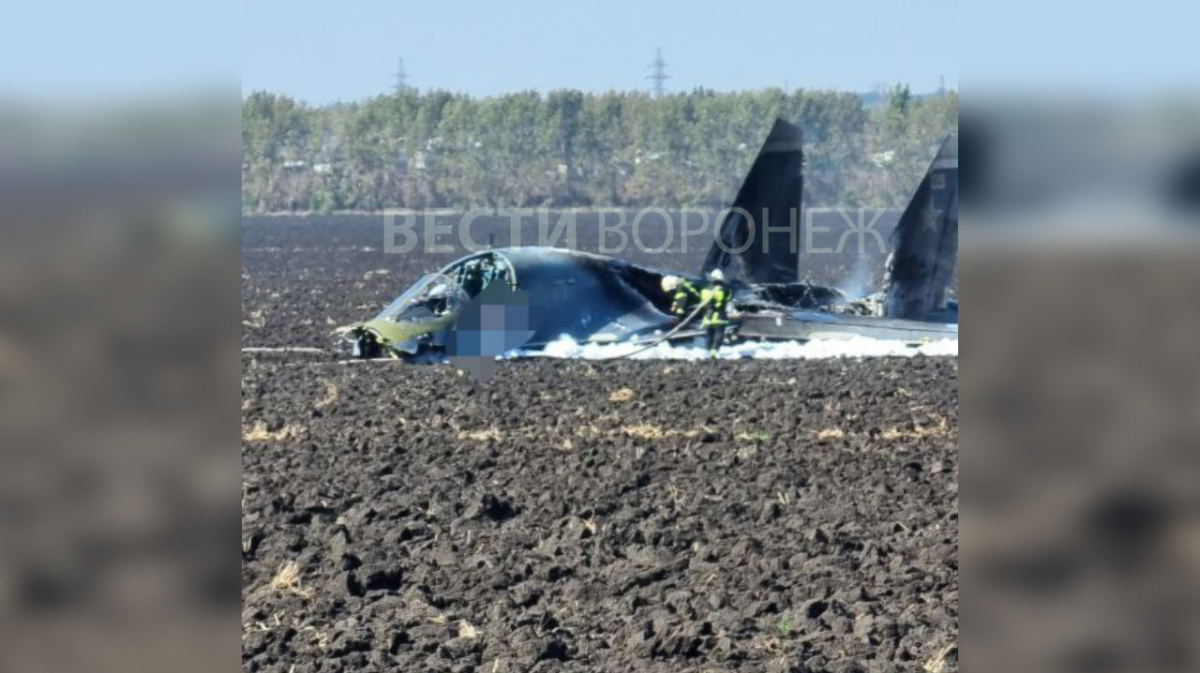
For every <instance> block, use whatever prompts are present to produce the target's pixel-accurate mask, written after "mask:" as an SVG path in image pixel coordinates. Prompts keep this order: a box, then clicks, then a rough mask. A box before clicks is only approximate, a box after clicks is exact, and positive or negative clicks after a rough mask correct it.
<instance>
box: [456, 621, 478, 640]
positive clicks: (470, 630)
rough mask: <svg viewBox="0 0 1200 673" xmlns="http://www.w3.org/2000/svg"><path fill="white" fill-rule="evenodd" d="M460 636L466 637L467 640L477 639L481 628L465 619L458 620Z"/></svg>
mask: <svg viewBox="0 0 1200 673" xmlns="http://www.w3.org/2000/svg"><path fill="white" fill-rule="evenodd" d="M458 637H459V638H466V639H467V640H475V639H476V638H478V637H479V629H477V628H475V627H474V626H471V623H470V622H468V621H467V620H465V619H463V620H460V621H459V622H458Z"/></svg>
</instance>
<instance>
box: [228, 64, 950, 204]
mask: <svg viewBox="0 0 1200 673" xmlns="http://www.w3.org/2000/svg"><path fill="white" fill-rule="evenodd" d="M777 116H778V117H782V118H784V119H786V120H789V121H791V122H793V123H795V124H797V125H799V126H800V127H801V128H802V129H803V132H804V151H805V196H804V198H805V204H806V205H811V206H847V207H859V206H870V207H884V206H902V205H903V204H904V203H906V202H907V199H908V197H909V196H910V194H911V192H912V190H913V189H914V188H915V186H916V183H917V181H918V180H919V179H920V177H921V175H922V173H923V172H924V170H925V167H926V166H927V164H928V162H929V161H930V159H931V158H932V156H933V153H934V152H935V150H936V148H937V144H938V141H939V140H940V139H941V138H942V137H943V136H945V135H946V134H948V133H954V132H957V130H958V94H957V93H954V92H951V93H948V94H945V95H940V96H929V97H924V98H919V97H915V96H913V95H912V94H911V92H910V91H909V89H908V87H907V86H897V87H895V88H893V89H892V90H891V91H890V92H888V95H887V96H886V97H885V98H884V103H883V104H880V105H877V106H871V107H867V106H864V104H863V101H862V98H861V97H860V96H859V95H858V94H854V93H844V92H833V91H803V90H796V91H792V92H785V91H783V90H781V89H764V90H760V91H746V92H734V93H717V92H713V91H710V90H706V89H697V90H694V91H692V92H689V93H676V94H670V95H664V96H662V97H661V98H653V97H651V96H649V95H647V94H645V93H641V92H608V93H598V94H592V93H582V92H579V91H574V90H559V91H552V92H550V93H548V94H545V95H542V94H539V93H536V92H532V91H530V92H522V93H513V94H507V95H503V96H496V97H486V98H474V97H471V96H466V95H463V94H454V93H449V92H445V91H429V92H425V93H420V92H418V91H416V90H411V89H410V90H404V91H399V92H397V93H394V94H390V95H383V96H378V97H375V98H372V99H369V100H366V101H363V102H359V103H338V104H333V105H324V106H308V105H305V104H302V103H299V102H297V101H295V100H293V99H291V98H289V97H287V96H283V95H279V94H273V93H268V92H256V93H253V94H251V95H250V96H248V97H246V98H245V100H244V101H243V103H242V206H243V211H244V212H248V213H261V212H281V211H285V212H286V211H316V212H334V211H339V210H365V211H378V210H382V209H384V208H400V207H404V208H415V209H421V208H460V209H464V208H471V207H494V208H502V207H535V206H549V207H571V206H597V207H600V206H616V207H640V206H647V205H655V206H662V207H684V206H690V207H713V208H719V207H722V206H724V205H726V204H727V203H728V201H729V200H731V198H732V196H733V195H734V192H735V190H736V189H737V186H738V184H739V183H740V181H741V179H742V178H743V177H744V175H745V173H746V171H747V170H748V169H749V167H750V163H751V162H752V161H753V160H754V156H755V154H756V153H757V151H758V148H759V145H760V144H761V143H762V140H763V138H764V137H765V135H766V133H767V132H768V131H769V129H770V127H771V124H772V123H773V121H774V119H775V117H777Z"/></svg>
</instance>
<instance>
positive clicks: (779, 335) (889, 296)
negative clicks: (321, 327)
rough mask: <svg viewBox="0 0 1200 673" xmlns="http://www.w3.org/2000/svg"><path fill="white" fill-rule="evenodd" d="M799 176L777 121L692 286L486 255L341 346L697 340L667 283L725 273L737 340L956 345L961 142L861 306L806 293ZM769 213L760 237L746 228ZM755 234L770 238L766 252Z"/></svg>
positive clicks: (542, 253) (357, 330)
mask: <svg viewBox="0 0 1200 673" xmlns="http://www.w3.org/2000/svg"><path fill="white" fill-rule="evenodd" d="M802 168H803V153H802V148H801V133H800V130H799V129H797V128H796V127H795V126H793V125H792V124H789V123H787V122H785V121H783V120H776V121H775V125H774V127H773V128H772V130H771V132H770V134H769V135H768V136H767V139H766V141H765V142H764V143H763V146H762V149H761V150H760V151H759V153H758V156H757V157H756V159H755V161H754V163H753V165H752V166H751V168H750V172H749V174H748V175H747V176H746V179H745V180H744V181H743V183H742V185H741V188H740V189H739V191H738V194H737V198H736V200H735V201H734V203H733V206H732V207H731V208H730V209H729V210H727V211H725V212H726V213H727V215H726V216H725V217H724V219H722V221H721V222H720V224H719V229H718V230H717V236H718V237H720V240H719V241H714V244H713V246H712V249H711V250H710V251H709V254H708V256H707V258H706V260H705V262H704V266H703V267H702V268H701V269H699V271H698V273H696V274H689V273H681V272H679V271H674V270H672V271H668V270H660V269H648V268H643V267H640V266H637V265H634V264H632V263H629V262H626V261H623V260H619V259H613V258H610V257H605V256H601V255H596V254H591V253H585V252H577V251H570V250H564V249H560V248H549V247H520V248H503V249H496V250H487V251H483V252H477V253H475V254H472V255H468V256H466V257H463V258H462V259H459V260H457V261H455V262H453V263H451V264H449V265H448V266H446V267H445V268H443V269H441V270H440V271H438V272H436V273H431V274H429V275H426V276H425V277H423V278H421V279H420V280H419V281H417V282H416V283H415V284H414V285H413V286H412V287H410V288H409V289H408V290H407V291H405V292H404V293H403V294H402V295H400V297H399V298H397V299H396V300H395V301H394V302H392V303H391V304H390V305H389V306H387V307H386V308H385V309H384V310H383V311H382V312H381V313H379V315H377V316H375V317H374V318H371V319H370V320H366V321H363V322H360V323H356V324H353V325H349V326H347V327H343V328H339V330H338V331H337V334H339V335H340V336H342V337H343V338H344V339H346V340H347V341H348V342H350V343H351V344H352V347H353V352H354V355H355V356H356V357H359V358H378V357H410V356H417V355H420V354H423V353H427V352H441V353H444V354H446V355H448V356H450V357H452V358H453V357H455V356H456V355H457V356H468V357H478V356H481V355H482V356H494V355H502V354H506V353H514V352H521V353H531V352H537V351H538V350H539V349H541V348H543V347H545V346H546V345H547V344H548V343H550V342H551V341H553V340H555V339H558V338H560V337H563V336H568V337H570V338H572V339H574V340H575V341H576V342H579V343H589V342H590V343H628V344H630V345H631V346H635V347H636V346H643V345H648V344H655V343H658V342H660V341H662V340H664V339H669V340H671V341H675V340H690V339H692V338H694V337H695V336H696V335H697V334H698V333H699V321H698V320H696V321H695V323H696V328H695V329H692V330H688V329H686V326H685V329H679V327H680V326H679V325H678V324H677V323H678V319H677V318H675V317H673V316H672V315H671V314H670V310H669V307H670V303H671V298H670V297H669V296H668V294H667V293H666V292H664V291H663V290H662V288H661V281H662V278H663V276H664V275H667V274H668V273H669V274H671V275H678V276H683V277H687V278H690V279H692V280H694V281H696V282H698V283H699V282H702V281H701V280H700V279H701V278H703V277H704V276H705V275H706V274H707V273H708V272H710V271H712V270H713V269H721V270H722V271H723V272H724V273H725V274H726V275H727V276H728V277H729V278H730V280H731V287H732V289H733V291H734V300H733V306H734V310H735V312H736V313H737V314H739V320H738V322H739V326H738V328H737V331H736V338H737V339H756V340H797V341H806V340H811V339H821V338H839V337H843V338H844V337H849V336H856V335H857V336H865V337H871V338H876V339H887V340H900V341H904V342H906V343H910V344H919V343H924V342H928V341H932V340H938V339H947V338H957V336H958V302H957V300H955V299H954V298H952V297H951V296H949V287H950V285H951V282H952V279H953V276H954V270H955V265H956V264H957V261H958V138H957V136H950V137H948V138H946V139H945V140H944V141H943V143H942V145H941V147H940V149H939V151H938V153H937V156H936V158H935V159H934V160H933V163H932V164H931V165H930V167H929V169H928V171H927V172H926V174H925V176H924V178H923V179H922V181H921V183H920V185H919V187H918V188H917V190H916V193H915V194H914V196H913V198H912V199H911V201H910V202H909V204H908V206H907V207H906V208H905V210H904V213H903V215H902V216H901V218H900V221H899V224H898V225H897V227H896V229H895V231H894V233H893V234H892V236H893V240H892V244H893V254H892V256H891V258H890V259H889V262H888V269H887V273H886V277H885V285H884V287H883V288H882V290H881V291H880V292H877V293H875V294H874V295H871V296H869V297H867V298H865V299H853V298H850V297H847V296H846V295H845V294H843V293H842V292H840V291H839V290H836V289H834V288H831V287H823V286H819V285H813V284H810V283H806V282H801V281H800V276H799V272H800V251H799V250H798V249H797V248H798V246H796V245H795V244H794V243H793V242H794V241H796V240H799V239H798V235H797V232H794V231H792V230H791V229H793V228H795V227H797V226H798V224H797V223H798V221H799V218H798V217H796V216H794V215H793V210H794V211H795V212H796V213H799V209H800V202H801V192H802V191H803V173H802ZM760 213H761V217H762V221H761V222H758V223H757V225H758V226H757V228H756V226H755V225H756V223H754V222H751V221H749V220H748V219H747V217H746V214H750V217H758V216H759V214H760ZM756 230H757V231H762V232H766V233H765V234H764V235H763V236H762V240H761V242H762V244H761V245H760V244H759V242H760V241H758V240H754V239H753V236H754V233H755V231H756ZM731 251H740V252H731ZM734 258H736V259H737V262H738V264H737V265H736V268H735V265H734Z"/></svg>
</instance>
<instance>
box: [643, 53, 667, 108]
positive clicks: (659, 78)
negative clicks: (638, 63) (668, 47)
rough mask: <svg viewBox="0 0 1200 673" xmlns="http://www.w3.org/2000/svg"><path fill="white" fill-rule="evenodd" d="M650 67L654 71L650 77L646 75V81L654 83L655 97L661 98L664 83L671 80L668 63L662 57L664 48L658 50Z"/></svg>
mask: <svg viewBox="0 0 1200 673" xmlns="http://www.w3.org/2000/svg"><path fill="white" fill-rule="evenodd" d="M648 67H649V68H651V69H652V70H651V71H650V74H649V75H646V79H649V80H653V81H654V97H655V98H661V97H662V95H663V82H666V81H667V80H669V79H671V76H670V75H668V74H667V70H666V68H667V62H666V61H664V60H663V57H662V47H657V48H656V51H655V57H654V62H653V63H651V64H650V65H649V66H648Z"/></svg>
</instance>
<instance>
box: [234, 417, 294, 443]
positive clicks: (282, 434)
mask: <svg viewBox="0 0 1200 673" xmlns="http://www.w3.org/2000/svg"><path fill="white" fill-rule="evenodd" d="M303 434H304V428H303V427H301V426H299V425H292V424H288V425H285V426H283V427H282V428H279V429H278V430H275V431H274V432H272V431H271V430H268V429H267V424H266V423H265V422H264V421H255V423H254V425H252V426H250V427H246V426H244V425H243V426H242V441H243V442H282V441H285V440H289V439H295V438H297V437H299V436H301V435H303Z"/></svg>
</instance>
